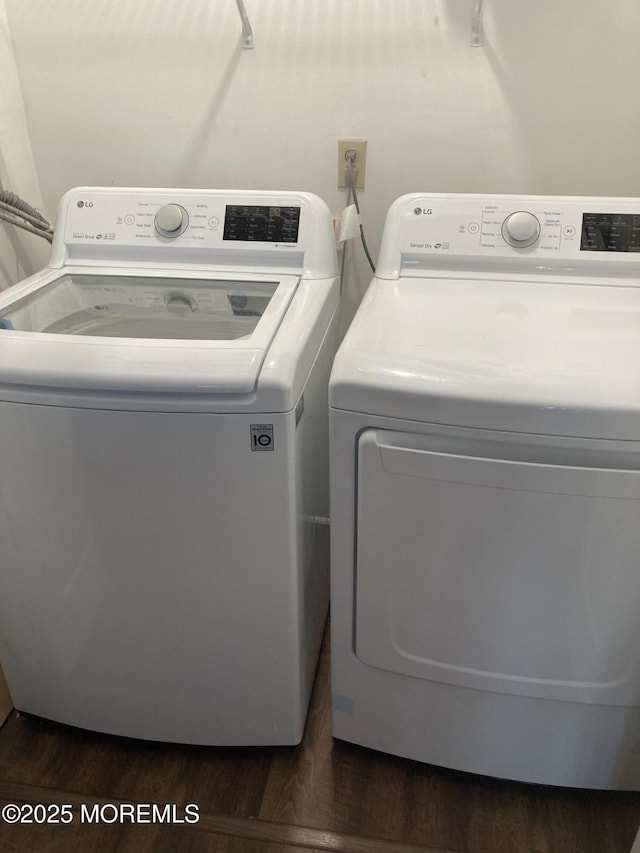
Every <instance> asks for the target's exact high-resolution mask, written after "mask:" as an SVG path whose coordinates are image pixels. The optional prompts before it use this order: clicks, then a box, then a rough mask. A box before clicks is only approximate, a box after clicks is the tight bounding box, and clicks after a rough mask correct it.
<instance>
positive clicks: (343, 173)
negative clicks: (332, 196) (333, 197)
mask: <svg viewBox="0 0 640 853" xmlns="http://www.w3.org/2000/svg"><path fill="white" fill-rule="evenodd" d="M347 153H348V154H349V156H351V155H352V153H353V156H352V164H353V171H354V173H355V186H356V189H358V190H362V189H364V176H365V169H366V166H367V140H366V139H339V140H338V186H339V187H348V186H350V183H349V174H348V171H347V170H348V168H349V166H348V163H347Z"/></svg>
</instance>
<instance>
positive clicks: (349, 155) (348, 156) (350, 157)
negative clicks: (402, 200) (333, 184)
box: [345, 151, 376, 273]
mask: <svg viewBox="0 0 640 853" xmlns="http://www.w3.org/2000/svg"><path fill="white" fill-rule="evenodd" d="M345 160H346V161H347V177H348V180H349V193H350V198H353V203H354V205H355V207H356V211H357V213H358V219H359V222H358V225H359V227H360V239H361V241H362V248H363V249H364V253H365V255H366V256H367V260H368V261H369V266H370V267H371V269H372V270H373V272H374V273H375V271H376V266H375V264H374V263H373V258H372V257H371V253H370V252H369V247H368V246H367V241H366V238H365V236H364V228H363V227H362V217H361V216H360V204H359V202H358V193H357V192H356V176H355V174H354V169H353V161H354V160H355V155H354V153H353V152H352V151H347V152H346V153H345Z"/></svg>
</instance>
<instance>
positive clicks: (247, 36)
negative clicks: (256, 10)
mask: <svg viewBox="0 0 640 853" xmlns="http://www.w3.org/2000/svg"><path fill="white" fill-rule="evenodd" d="M236 3H237V4H238V12H239V13H240V19H241V21H242V47H244V48H245V49H246V50H250V49H251V48H252V47H253V30H252V29H251V24H250V22H249V16H248V15H247V10H246V9H245V8H244V0H236Z"/></svg>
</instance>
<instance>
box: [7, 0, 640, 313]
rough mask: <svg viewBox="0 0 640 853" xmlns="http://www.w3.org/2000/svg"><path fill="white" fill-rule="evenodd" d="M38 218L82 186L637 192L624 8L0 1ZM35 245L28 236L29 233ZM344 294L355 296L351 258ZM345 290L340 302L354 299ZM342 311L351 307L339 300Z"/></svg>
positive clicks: (639, 145) (510, 2)
mask: <svg viewBox="0 0 640 853" xmlns="http://www.w3.org/2000/svg"><path fill="white" fill-rule="evenodd" d="M5 3H6V9H7V13H8V21H9V26H10V30H11V34H12V38H13V48H14V52H15V58H16V64H17V68H18V73H19V79H20V82H21V87H22V94H23V96H24V103H25V109H26V115H27V123H28V128H29V132H30V137H31V144H32V150H33V158H34V162H35V166H36V170H37V174H38V177H39V180H40V186H41V189H42V197H43V199H44V205H45V210H46V212H47V213H48V215H50V216H53V215H54V214H55V207H56V204H57V200H58V199H59V197H60V196H61V195H62V193H63V192H64V191H65V190H67V189H68V188H69V187H72V186H74V185H79V184H105V185H133V186H135V185H139V186H185V187H222V188H225V187H241V188H270V189H287V188H289V189H306V190H310V191H313V192H316V193H318V194H319V195H321V196H322V197H323V198H324V199H325V200H326V201H327V203H328V204H329V206H330V207H331V209H332V210H333V211H334V212H336V213H338V212H339V211H340V209H341V208H342V206H343V204H344V191H338V190H337V188H336V177H335V176H336V148H337V144H336V143H337V139H338V137H341V136H347V137H350V136H354V137H364V138H366V139H367V140H368V143H369V145H368V155H367V157H368V159H367V181H366V189H365V191H364V192H362V194H361V202H362V207H363V214H364V220H365V225H366V228H367V232H368V235H369V242H370V245H371V248H372V251H373V253H374V255H375V254H376V253H377V248H378V244H379V239H380V234H381V229H382V224H383V220H384V214H385V211H386V209H387V207H388V205H389V204H390V202H391V201H392V200H393V199H394V198H395V197H396V196H398V195H399V194H401V193H404V192H411V191H467V192H514V193H524V192H527V193H550V194H584V195H589V194H601V195H640V167H639V163H640V157H639V156H638V152H639V150H640V109H638V100H637V86H638V82H639V81H640V51H639V50H638V42H639V39H640V4H638V3H637V0H608V2H606V3H602V2H596V0H561V2H559V0H486V2H485V16H484V17H485V33H486V37H485V46H484V47H482V48H472V47H470V46H469V36H470V22H471V9H472V0H246V6H247V10H248V13H249V16H250V18H251V21H252V24H253V27H254V32H255V49H254V50H252V51H245V50H242V49H241V47H240V21H239V17H238V13H237V9H236V4H235V2H234V0H136V2H135V3H132V2H130V0H91V2H87V0H56V2H42V0H5ZM34 239H35V238H34ZM348 270H349V279H350V286H351V287H352V288H353V287H354V285H355V284H356V282H359V286H360V287H363V286H366V282H367V281H368V278H369V273H368V268H367V266H366V263H365V261H364V260H363V257H362V253H361V252H360V251H359V250H358V251H357V253H355V254H354V253H352V256H351V260H350V261H349V264H348ZM352 293H353V290H352ZM353 301H354V298H353V297H352V302H353Z"/></svg>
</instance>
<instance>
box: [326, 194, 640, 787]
mask: <svg viewBox="0 0 640 853" xmlns="http://www.w3.org/2000/svg"><path fill="white" fill-rule="evenodd" d="M639 274H640V200H631V199H615V198H601V199H598V198H544V197H526V198H519V197H513V196H486V197H484V196H473V195H469V196H462V195H409V196H405V197H403V198H400V199H399V200H398V201H397V202H395V203H394V204H393V206H392V207H391V209H390V211H389V213H388V216H387V220H386V226H385V231H384V237H383V241H382V248H381V256H380V262H379V265H378V271H377V274H376V277H375V278H374V280H373V282H372V284H371V286H370V288H369V290H368V292H367V294H366V296H365V298H364V300H363V302H362V305H361V307H360V308H359V310H358V313H357V315H356V317H355V319H354V322H353V324H352V325H351V328H350V329H349V331H348V332H347V335H346V337H345V339H344V341H343V343H342V344H341V347H340V349H339V351H338V354H337V356H336V359H335V362H334V368H333V371H332V376H331V380H330V387H329V398H330V406H331V410H330V427H331V433H330V434H331V445H330V446H331V476H332V480H331V520H332V553H331V557H332V603H331V608H332V610H331V625H332V674H333V688H332V689H333V733H334V735H335V736H336V737H338V738H342V739H344V740H347V741H352V742H354V743H358V744H363V745H365V746H368V747H372V748H375V749H378V750H383V751H385V752H390V753H395V754H397V755H401V756H406V757H409V758H412V759H417V760H420V761H424V762H428V763H432V764H436V765H441V766H446V767H450V768H457V769H461V770H467V771H472V772H475V773H481V774H486V775H491V776H496V777H505V778H511V779H519V780H525V781H531V782H541V783H549V784H556V785H567V786H578V787H591V788H626V789H640V280H639V278H638V276H639Z"/></svg>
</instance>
